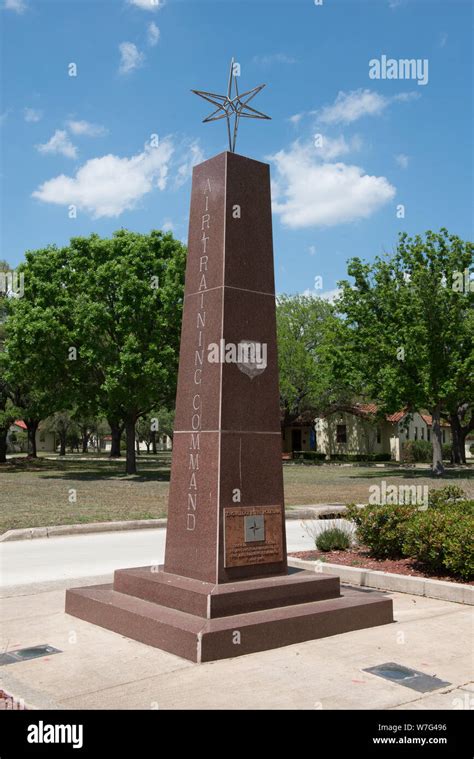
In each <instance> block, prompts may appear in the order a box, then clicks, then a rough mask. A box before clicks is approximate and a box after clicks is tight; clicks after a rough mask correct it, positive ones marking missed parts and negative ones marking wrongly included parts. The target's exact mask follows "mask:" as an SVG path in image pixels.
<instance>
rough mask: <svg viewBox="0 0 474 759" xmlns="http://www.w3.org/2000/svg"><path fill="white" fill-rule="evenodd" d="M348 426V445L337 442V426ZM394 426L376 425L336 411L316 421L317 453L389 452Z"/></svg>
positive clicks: (386, 423)
mask: <svg viewBox="0 0 474 759" xmlns="http://www.w3.org/2000/svg"><path fill="white" fill-rule="evenodd" d="M339 425H341V426H342V425H345V428H346V442H345V443H344V442H341V441H338V426H339ZM391 433H392V428H391V425H390V424H389V423H388V422H385V421H382V422H380V423H378V424H374V423H372V422H370V421H368V420H367V419H363V418H361V417H360V416H357V415H356V414H351V413H349V412H347V411H343V412H340V411H337V412H334V413H333V414H330V415H328V416H326V417H321V418H319V419H317V420H316V450H318V451H320V452H321V453H326V454H327V455H329V456H332V455H334V454H365V453H390V437H391Z"/></svg>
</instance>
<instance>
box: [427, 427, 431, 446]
mask: <svg viewBox="0 0 474 759" xmlns="http://www.w3.org/2000/svg"><path fill="white" fill-rule="evenodd" d="M426 439H427V441H428V443H429V442H430V440H431V430H430V428H429V427H428V428H427V430H426Z"/></svg>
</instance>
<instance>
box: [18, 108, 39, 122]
mask: <svg viewBox="0 0 474 759" xmlns="http://www.w3.org/2000/svg"><path fill="white" fill-rule="evenodd" d="M23 116H24V119H25V121H29V122H31V123H36V122H37V121H41V119H42V118H43V114H42V112H41V111H36V110H35V109H34V108H24V110H23Z"/></svg>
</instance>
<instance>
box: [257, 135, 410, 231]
mask: <svg viewBox="0 0 474 759" xmlns="http://www.w3.org/2000/svg"><path fill="white" fill-rule="evenodd" d="M270 160H271V161H273V163H274V165H275V168H276V172H277V181H276V183H275V184H276V194H275V201H274V203H273V210H274V211H275V213H277V214H279V215H280V217H281V221H282V224H283V225H284V226H286V227H290V228H292V229H302V228H304V227H315V226H333V225H336V224H342V223H345V222H350V221H355V220H356V219H366V218H368V217H369V216H372V214H373V213H375V211H377V210H378V209H379V208H381V207H382V206H383V205H384V204H385V203H387V202H388V201H389V200H391V199H392V198H393V197H394V195H395V188H394V187H393V186H392V185H391V184H390V182H389V181H388V180H387V179H386V178H385V177H376V176H370V175H368V174H365V173H364V171H363V169H362V168H360V167H359V166H350V165H347V164H344V163H321V162H319V161H318V158H317V156H315V151H314V147H313V145H305V146H302V145H300V144H299V143H298V142H295V143H293V144H292V145H291V147H290V148H289V149H288V150H280V151H279V152H278V153H276V154H275V155H273V156H270Z"/></svg>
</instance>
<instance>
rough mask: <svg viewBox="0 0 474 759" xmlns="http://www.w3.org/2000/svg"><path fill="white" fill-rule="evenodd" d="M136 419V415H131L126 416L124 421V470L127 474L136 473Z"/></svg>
mask: <svg viewBox="0 0 474 759" xmlns="http://www.w3.org/2000/svg"><path fill="white" fill-rule="evenodd" d="M136 421H137V417H136V416H133V415H132V416H129V417H128V418H127V421H126V423H125V434H126V443H127V463H126V469H125V471H126V473H127V474H136V473H137V458H136V453H135V435H136V433H135V425H136Z"/></svg>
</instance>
